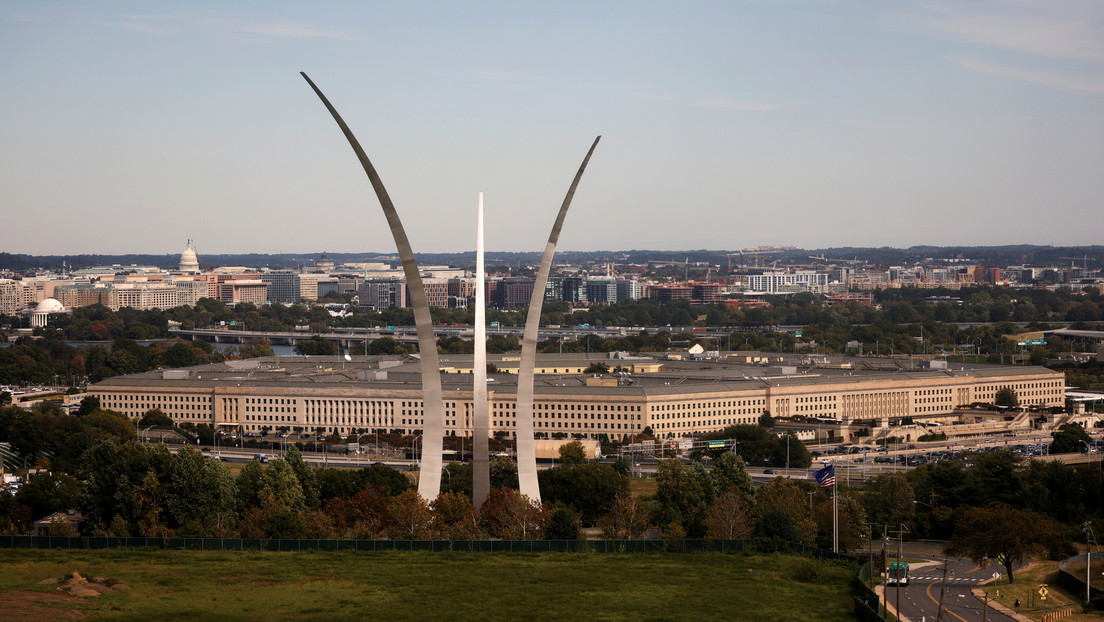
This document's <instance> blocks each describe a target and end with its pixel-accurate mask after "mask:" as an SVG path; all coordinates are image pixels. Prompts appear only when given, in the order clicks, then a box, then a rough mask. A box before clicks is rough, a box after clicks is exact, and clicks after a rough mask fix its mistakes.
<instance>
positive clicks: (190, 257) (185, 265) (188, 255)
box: [180, 240, 199, 274]
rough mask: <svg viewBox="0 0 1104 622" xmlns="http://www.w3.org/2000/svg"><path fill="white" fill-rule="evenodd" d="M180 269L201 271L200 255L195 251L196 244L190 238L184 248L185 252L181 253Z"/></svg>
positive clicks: (194, 271)
mask: <svg viewBox="0 0 1104 622" xmlns="http://www.w3.org/2000/svg"><path fill="white" fill-rule="evenodd" d="M180 271H181V272H190V273H193V274H195V273H198V272H199V257H198V256H197V255H196V252H195V245H194V244H192V241H191V240H188V247H187V248H185V249H184V252H183V253H180Z"/></svg>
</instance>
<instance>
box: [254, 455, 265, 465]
mask: <svg viewBox="0 0 1104 622" xmlns="http://www.w3.org/2000/svg"><path fill="white" fill-rule="evenodd" d="M253 459H254V460H256V461H257V462H260V463H261V464H264V463H266V462H268V456H266V455H264V454H253Z"/></svg>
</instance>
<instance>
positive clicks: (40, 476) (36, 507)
mask: <svg viewBox="0 0 1104 622" xmlns="http://www.w3.org/2000/svg"><path fill="white" fill-rule="evenodd" d="M79 498H80V482H78V481H77V480H76V479H74V478H73V477H72V476H69V475H66V474H64V473H50V472H39V473H35V474H34V475H31V476H30V477H28V478H27V483H25V484H23V486H22V487H21V488H20V489H19V492H17V493H15V500H16V501H17V502H19V503H20V504H22V505H25V506H27V507H28V508H29V509H30V511H31V516H32V517H34V518H35V519H39V518H42V517H44V516H49V515H50V514H53V513H54V512H61V511H64V510H69V509H74V508H76V507H77V503H78V501H79Z"/></svg>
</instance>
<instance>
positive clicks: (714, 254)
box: [709, 253, 742, 274]
mask: <svg viewBox="0 0 1104 622" xmlns="http://www.w3.org/2000/svg"><path fill="white" fill-rule="evenodd" d="M741 254H742V253H723V254H720V253H710V254H709V256H710V257H727V258H728V273H729V274H732V257H733V255H735V256H737V257H739V256H740V255H741Z"/></svg>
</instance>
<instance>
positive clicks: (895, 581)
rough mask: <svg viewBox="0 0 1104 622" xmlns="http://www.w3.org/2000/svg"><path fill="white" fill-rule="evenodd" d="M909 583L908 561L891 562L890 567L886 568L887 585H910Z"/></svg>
mask: <svg viewBox="0 0 1104 622" xmlns="http://www.w3.org/2000/svg"><path fill="white" fill-rule="evenodd" d="M908 583H909V565H908V562H893V563H892V564H890V565H889V569H888V570H886V585H908Z"/></svg>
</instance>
